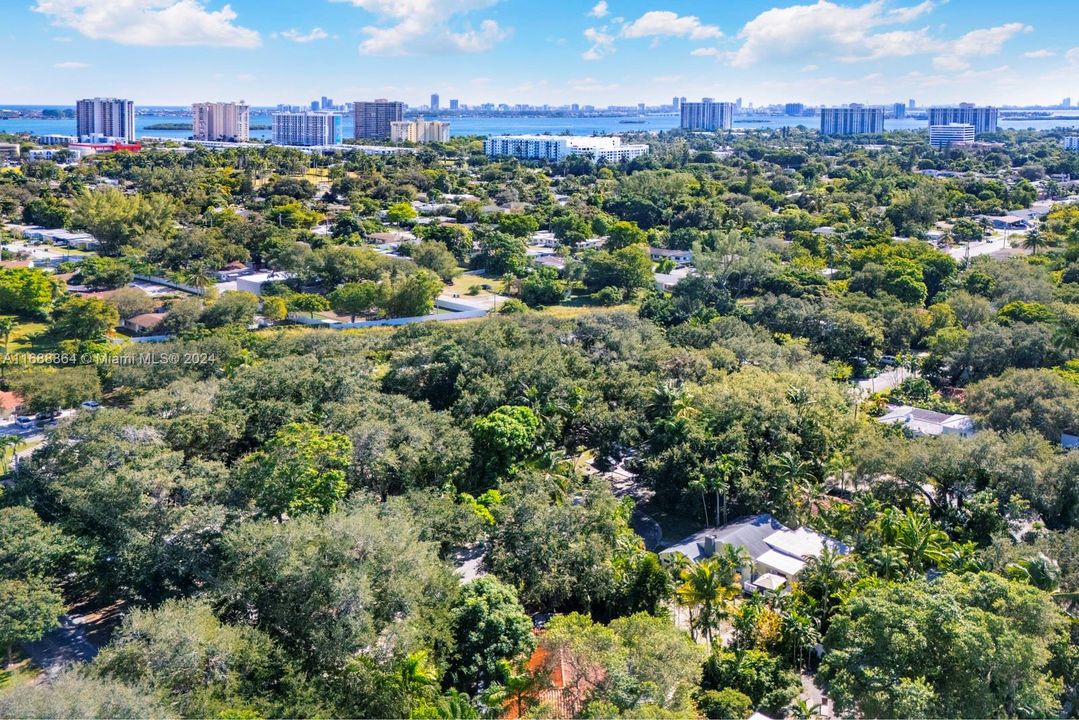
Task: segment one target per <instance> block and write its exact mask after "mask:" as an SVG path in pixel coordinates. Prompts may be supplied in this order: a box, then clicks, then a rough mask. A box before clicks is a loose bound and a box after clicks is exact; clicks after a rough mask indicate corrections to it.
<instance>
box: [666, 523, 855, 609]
mask: <svg viewBox="0 0 1079 720" xmlns="http://www.w3.org/2000/svg"><path fill="white" fill-rule="evenodd" d="M725 545H732V546H734V547H740V548H743V549H744V550H745V552H746V554H747V555H748V557H749V558H750V563H749V565H747V566H746V567H744V568H742V570H741V572H742V587H743V589H744V590H745V591H746V592H757V591H758V590H778V589H779V588H781V587H782V586H783V585H785V584H786V583H787V581H789V580H790V579H792V578H794V577H796V576H797V575H798V573H800V572H801V571H802V569H803V568H804V567H805V565H806V563H807V562H808V561H809V560H810V558H815V557H820V555H821V553H822V552H823V551H824V548H825V547H828V548H831V549H832V550H835V551H836V552H838V553H840V554H846V553H848V552H849V548H848V547H847V546H846V545H844V544H843V543H841V542H839V541H838V540H833V539H831V538H829V537H825V536H824V535H821V534H820V533H817V532H815V531H813V530H811V529H809V528H806V527H801V528H798V529H796V530H792V529H791V528H788V527H787V526H786V525H784V524H783V523H781V522H779V521H778V520H776V519H775V518H774V517H772V516H771V515H769V514H768V513H764V514H761V515H756V516H754V517H748V518H743V519H741V520H736V521H734V522H731V523H727V524H726V525H724V526H722V527H715V528H705V529H704V530H701V531H700V532H697V533H694V534H693V535H690V536H689V537H687V538H684V539H682V540H681V541H679V542H678V543H675V544H674V545H672V546H670V547H669V548H667V549H665V550H662V551H661V552H660V554H659V556H660V559H661V560H662V561H664V562H667V563H671V562H675V559H676V558H677V557H678V556H682V557H683V558H685V559H686V560H688V561H689V562H691V563H696V562H700V561H701V560H703V559H705V558H709V557H712V556H713V555H716V554H717V553H719V552H721V551H722V549H723V546H725Z"/></svg>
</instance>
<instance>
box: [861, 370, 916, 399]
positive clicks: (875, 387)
mask: <svg viewBox="0 0 1079 720" xmlns="http://www.w3.org/2000/svg"><path fill="white" fill-rule="evenodd" d="M909 377H913V375H912V374H911V372H910V370H907V369H906V368H901V367H897V368H892V369H891V370H883V371H881V373H880V374H879V375H877V376H876V377H873V378H868V379H866V380H859V381H858V389H859V390H861V391H862V392H863V393H865V394H867V395H872V394H873V393H879V392H884V391H885V390H891V389H892V388H894V387H895V386H896V385H898V384H899V383H901V382H903V381H904V380H906V379H907V378H909Z"/></svg>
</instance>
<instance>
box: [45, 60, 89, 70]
mask: <svg viewBox="0 0 1079 720" xmlns="http://www.w3.org/2000/svg"><path fill="white" fill-rule="evenodd" d="M53 67H54V68H56V69H58V70H84V69H86V68H88V67H90V66H89V65H87V64H86V63H84V62H76V61H74V60H68V61H67V62H58V63H56V64H55V65H53Z"/></svg>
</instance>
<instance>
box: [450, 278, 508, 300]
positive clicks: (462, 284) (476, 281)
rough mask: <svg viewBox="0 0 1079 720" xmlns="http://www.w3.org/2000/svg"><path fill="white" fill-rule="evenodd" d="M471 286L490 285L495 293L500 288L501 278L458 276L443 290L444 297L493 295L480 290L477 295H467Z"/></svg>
mask: <svg viewBox="0 0 1079 720" xmlns="http://www.w3.org/2000/svg"><path fill="white" fill-rule="evenodd" d="M473 285H490V286H491V287H492V288H494V290H495V291H497V290H499V289H500V288H501V287H502V278H496V277H487V276H486V275H465V274H461V275H458V276H457V277H455V278H454V279H453V282H452V283H450V284H449V285H447V286H446V287H445V288H443V290H442V292H443V294H446V295H453V294H457V295H460V296H461V297H490V296H491V295H492V294H493V293H491V292H488V291H487V290H480V292H479V294H478V295H469V294H468V289H469V288H470V287H472V286H473Z"/></svg>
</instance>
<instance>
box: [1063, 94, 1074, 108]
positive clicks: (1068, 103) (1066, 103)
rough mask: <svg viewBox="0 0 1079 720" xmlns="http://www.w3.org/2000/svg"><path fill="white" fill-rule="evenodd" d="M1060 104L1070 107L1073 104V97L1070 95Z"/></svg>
mask: <svg viewBox="0 0 1079 720" xmlns="http://www.w3.org/2000/svg"><path fill="white" fill-rule="evenodd" d="M1060 106H1061V107H1066V108H1070V107H1071V106H1072V99H1071V98H1070V97H1066V98H1064V100H1063V101H1061V103H1060Z"/></svg>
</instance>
